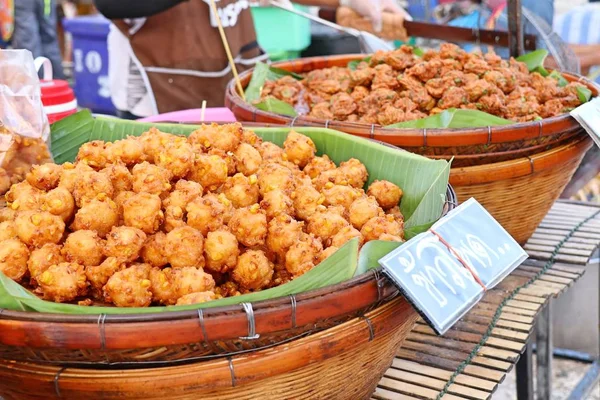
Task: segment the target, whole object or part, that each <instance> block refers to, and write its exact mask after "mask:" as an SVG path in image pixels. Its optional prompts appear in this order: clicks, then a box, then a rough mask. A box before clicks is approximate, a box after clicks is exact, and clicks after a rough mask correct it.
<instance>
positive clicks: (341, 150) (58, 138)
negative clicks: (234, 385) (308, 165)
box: [0, 111, 450, 314]
mask: <svg viewBox="0 0 600 400" xmlns="http://www.w3.org/2000/svg"><path fill="white" fill-rule="evenodd" d="M152 126H156V127H157V128H158V129H160V130H162V131H163V132H170V133H174V134H179V135H189V134H190V133H191V132H192V131H193V130H195V129H196V128H197V126H192V125H182V124H152V123H140V122H134V121H123V120H119V119H114V118H101V117H97V118H93V117H92V115H91V114H90V112H89V111H81V112H79V113H76V114H74V115H72V116H70V117H68V118H66V119H64V120H61V121H59V122H57V123H56V124H54V125H52V132H51V139H52V141H51V149H52V153H53V156H54V159H55V161H56V162H57V163H63V162H67V161H73V160H74V159H75V157H76V155H77V150H78V148H79V146H81V144H82V143H85V142H87V141H89V140H105V141H115V140H119V139H123V138H125V137H127V136H139V135H141V134H142V133H143V132H145V131H147V130H148V129H149V128H150V127H152ZM294 129H295V130H296V131H298V132H300V133H302V134H304V135H307V136H309V137H310V138H311V139H312V140H313V141H314V143H315V145H316V147H317V149H318V154H327V155H328V156H329V157H330V158H331V159H332V160H333V161H335V162H336V163H339V162H341V161H345V160H347V159H349V158H352V157H355V158H358V159H360V160H361V161H362V162H363V163H364V164H365V166H366V167H367V169H368V171H369V173H370V176H369V180H368V182H367V185H369V184H370V183H371V182H373V180H375V179H386V180H389V181H391V182H394V183H396V184H397V185H399V186H400V187H402V189H403V191H404V197H403V199H402V202H401V204H400V206H401V210H402V212H403V214H404V217H405V235H406V237H407V238H411V237H413V236H414V235H416V234H418V233H421V232H422V231H424V230H426V229H428V228H429V227H430V226H431V225H432V224H433V223H434V222H435V221H436V220H437V219H438V218H439V217H440V215H441V212H442V208H443V205H444V200H445V192H446V188H447V184H448V177H449V174H450V164H449V163H448V162H446V161H443V160H428V159H426V158H424V157H421V156H418V155H415V154H412V153H408V152H403V151H398V150H395V149H393V148H390V147H387V146H383V145H380V144H378V143H375V142H372V141H369V140H366V139H362V138H357V137H353V136H350V135H346V134H344V133H341V132H337V131H333V130H329V129H321V128H294ZM290 130H291V129H290V128H285V127H281V128H256V129H254V132H255V133H256V134H257V135H259V136H260V137H262V138H263V139H264V140H267V141H270V142H273V143H275V144H277V145H279V146H281V145H283V142H284V140H285V138H286V137H287V134H288V132H289V131H290ZM399 245H400V244H399V243H390V242H382V241H374V242H369V243H367V245H365V246H363V248H362V249H361V252H360V255H359V254H357V253H358V241H357V240H356V239H354V240H352V241H350V242H348V243H346V244H345V245H344V246H342V248H340V250H338V251H337V252H336V253H335V254H333V255H332V256H331V257H329V258H327V260H325V261H324V262H322V263H321V264H319V265H318V266H316V267H315V268H313V269H312V270H311V271H309V272H307V273H306V274H304V275H302V276H301V277H299V278H298V279H295V280H293V281H292V282H289V283H287V284H284V285H281V286H278V287H276V288H272V289H268V290H264V291H261V292H257V293H252V294H246V295H242V296H237V297H232V298H225V299H220V300H215V301H211V302H207V303H201V304H192V305H185V306H171V307H149V308H117V307H85V306H79V305H75V304H58V303H53V302H49V301H44V300H41V299H39V298H38V297H37V296H35V295H34V294H33V293H31V292H29V291H27V290H26V289H24V288H23V287H22V286H20V285H18V284H17V283H15V282H14V281H12V280H11V279H9V278H7V277H6V276H4V275H3V274H2V273H0V308H5V309H10V310H26V311H36V312H47V313H69V314H100V313H104V314H131V313H152V312H163V311H181V310H194V309H199V308H208V307H217V306H225V305H233V304H239V303H241V302H255V301H261V300H266V299H272V298H277V297H281V296H286V295H290V294H296V293H301V292H304V291H308V290H312V289H318V288H321V287H324V286H328V285H334V284H337V283H340V282H343V281H345V280H348V279H350V278H352V277H353V276H357V275H360V274H362V273H364V272H366V271H368V270H369V269H372V268H376V267H377V266H378V264H377V260H378V259H379V258H381V257H382V256H383V255H385V254H387V253H388V252H389V251H391V250H393V249H394V248H396V247H397V246H399Z"/></svg>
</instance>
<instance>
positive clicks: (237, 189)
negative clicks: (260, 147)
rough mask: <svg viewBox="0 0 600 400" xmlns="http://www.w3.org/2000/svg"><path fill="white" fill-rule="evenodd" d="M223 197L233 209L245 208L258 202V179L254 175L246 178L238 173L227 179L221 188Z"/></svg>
mask: <svg viewBox="0 0 600 400" xmlns="http://www.w3.org/2000/svg"><path fill="white" fill-rule="evenodd" d="M221 193H223V194H224V195H225V197H227V198H228V199H229V200H230V201H231V202H232V203H233V206H234V207H235V208H240V207H247V206H250V205H252V204H254V203H257V202H258V195H259V193H258V179H257V177H256V175H250V176H249V177H246V176H245V175H244V174H241V173H238V174H235V175H234V176H232V177H229V178H227V180H226V181H225V183H224V184H223V186H222V187H221Z"/></svg>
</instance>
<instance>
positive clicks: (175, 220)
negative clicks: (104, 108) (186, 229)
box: [163, 206, 186, 232]
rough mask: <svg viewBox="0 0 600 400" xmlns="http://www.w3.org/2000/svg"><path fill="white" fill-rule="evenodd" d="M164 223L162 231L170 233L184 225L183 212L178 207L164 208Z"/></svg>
mask: <svg viewBox="0 0 600 400" xmlns="http://www.w3.org/2000/svg"><path fill="white" fill-rule="evenodd" d="M164 215H165V221H164V224H163V229H164V231H165V232H171V231H172V230H173V229H175V228H179V227H180V226H184V225H186V223H185V210H183V209H182V208H181V207H178V206H167V207H165V212H164Z"/></svg>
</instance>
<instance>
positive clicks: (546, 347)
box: [536, 299, 552, 400]
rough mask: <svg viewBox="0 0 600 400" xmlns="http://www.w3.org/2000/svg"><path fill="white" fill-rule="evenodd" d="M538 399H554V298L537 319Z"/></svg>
mask: <svg viewBox="0 0 600 400" xmlns="http://www.w3.org/2000/svg"><path fill="white" fill-rule="evenodd" d="M536 353H537V374H536V375H537V393H536V399H537V400H550V399H552V299H550V301H549V302H548V304H546V307H544V308H543V309H542V311H541V312H540V315H539V317H538V320H537V332H536Z"/></svg>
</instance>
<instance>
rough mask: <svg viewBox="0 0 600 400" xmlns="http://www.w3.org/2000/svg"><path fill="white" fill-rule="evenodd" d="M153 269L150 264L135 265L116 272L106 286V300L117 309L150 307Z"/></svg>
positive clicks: (104, 290)
mask: <svg viewBox="0 0 600 400" xmlns="http://www.w3.org/2000/svg"><path fill="white" fill-rule="evenodd" d="M151 269H152V268H151V267H150V266H149V265H148V264H133V265H132V266H131V267H129V268H125V269H124V270H121V271H118V272H116V273H115V274H114V275H113V276H111V277H110V278H109V280H108V282H107V283H106V285H105V286H104V289H103V292H104V299H105V300H106V301H107V302H108V303H113V304H114V305H116V306H117V307H148V306H149V305H150V303H151V302H152V292H151V290H150V287H151V285H152V284H151V282H150V279H148V278H149V275H150V270H151Z"/></svg>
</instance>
